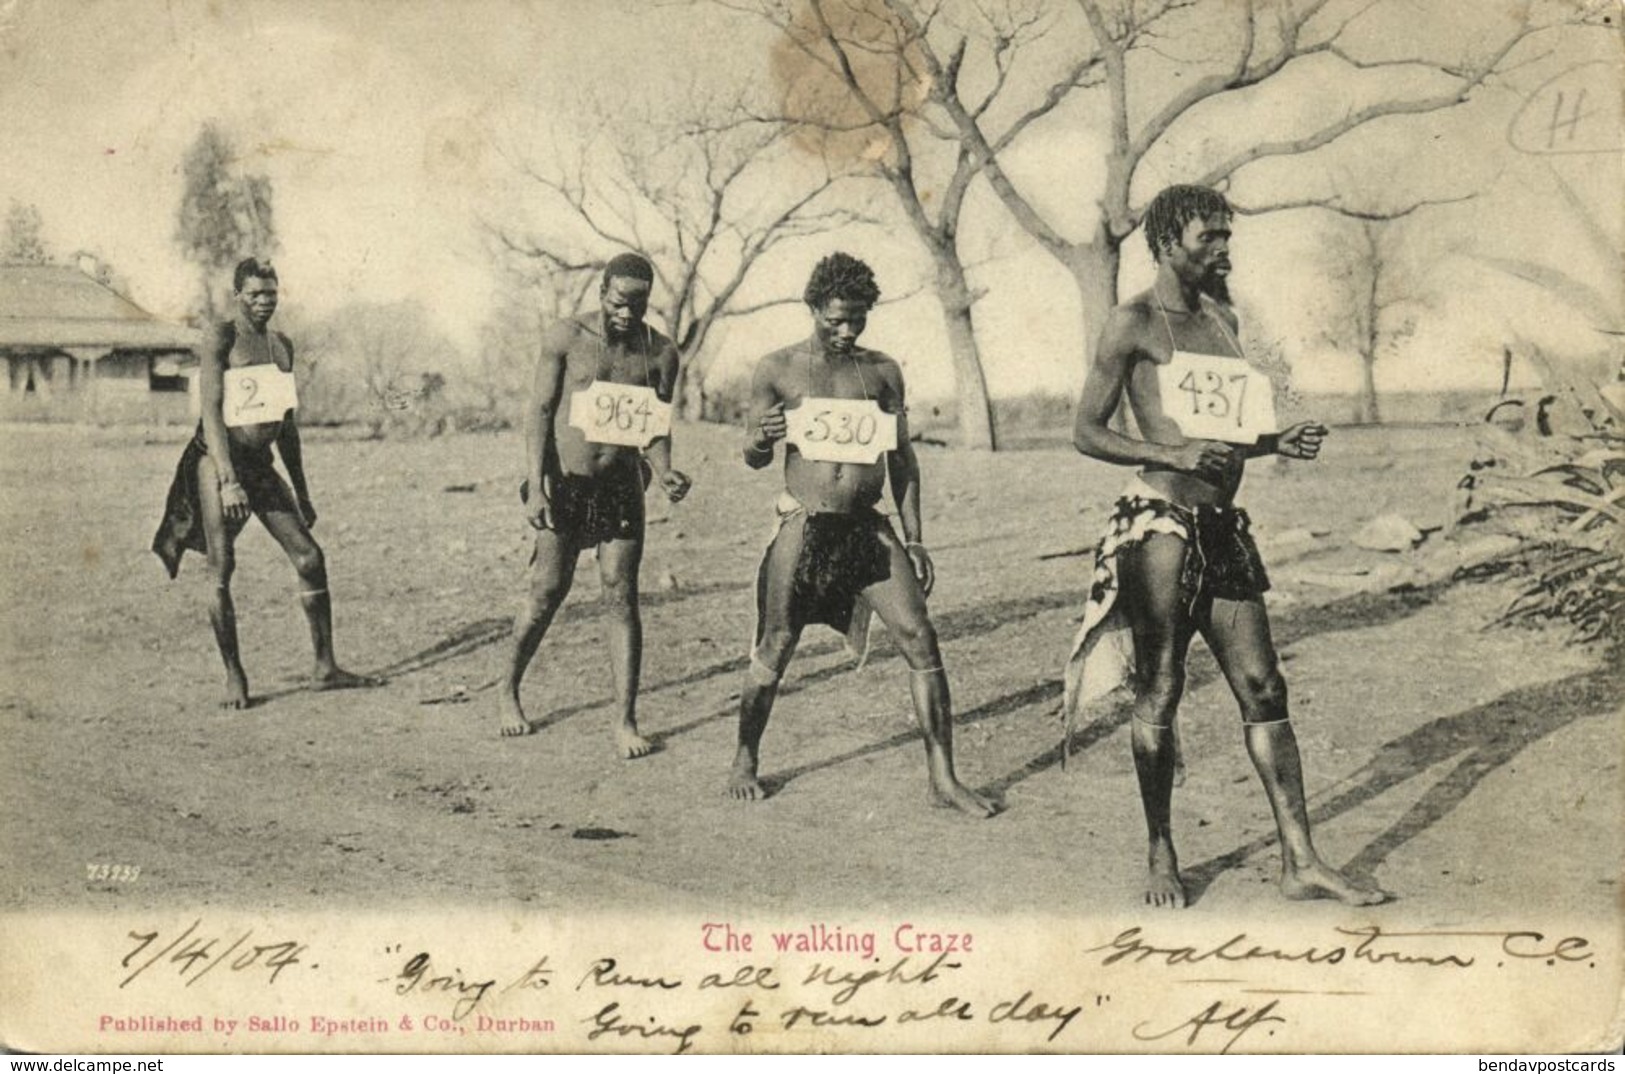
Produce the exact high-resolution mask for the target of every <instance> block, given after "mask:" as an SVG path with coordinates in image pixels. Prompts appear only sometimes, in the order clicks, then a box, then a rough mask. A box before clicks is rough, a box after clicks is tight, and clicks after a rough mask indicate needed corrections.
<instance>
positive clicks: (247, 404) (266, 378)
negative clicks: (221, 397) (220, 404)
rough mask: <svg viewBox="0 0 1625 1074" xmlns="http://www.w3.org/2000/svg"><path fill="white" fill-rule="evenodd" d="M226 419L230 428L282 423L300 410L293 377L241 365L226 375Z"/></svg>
mask: <svg viewBox="0 0 1625 1074" xmlns="http://www.w3.org/2000/svg"><path fill="white" fill-rule="evenodd" d="M225 386H226V395H225V407H224V409H225V418H226V424H227V425H229V426H231V427H232V428H236V427H238V426H241V425H259V424H261V423H263V422H268V421H281V420H282V416H283V415H284V414H286V413H287V412H288V411H290V410H297V409H298V408H299V393H298V391H297V390H295V388H294V383H293V374H292V373H289V372H286V371H284V370H281V369H278V368H277V367H276V366H274V365H240V366H236V367H234V368H230V369H227V370H226V371H225Z"/></svg>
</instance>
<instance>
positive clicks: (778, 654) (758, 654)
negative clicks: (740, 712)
mask: <svg viewBox="0 0 1625 1074" xmlns="http://www.w3.org/2000/svg"><path fill="white" fill-rule="evenodd" d="M795 645H796V635H795V632H794V631H791V630H789V629H786V628H784V627H776V626H773V625H771V624H769V625H768V626H767V627H766V628H765V629H764V630H763V631H762V636H761V638H760V640H758V641H757V642H756V647H755V648H754V649H752V650H751V654H750V678H751V681H752V682H754V683H756V684H757V685H758V686H777V685H778V683H779V680H780V679H781V678H783V677H784V669H785V667H786V666H787V665H788V664H789V663H790V656H791V653H793V652H794V650H795Z"/></svg>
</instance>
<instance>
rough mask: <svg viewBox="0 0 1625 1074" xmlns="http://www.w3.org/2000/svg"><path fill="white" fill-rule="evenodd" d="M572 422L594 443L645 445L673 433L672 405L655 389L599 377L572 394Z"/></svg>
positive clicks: (588, 440)
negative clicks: (662, 400)
mask: <svg viewBox="0 0 1625 1074" xmlns="http://www.w3.org/2000/svg"><path fill="white" fill-rule="evenodd" d="M570 424H571V426H573V427H574V428H577V429H580V430H581V432H582V435H583V436H585V437H586V438H587V442H588V443H590V444H618V445H620V446H621V447H636V448H641V447H646V446H648V444H649V443H650V442H651V441H653V440H658V439H659V438H660V437H662V436H670V435H671V404H670V403H663V402H661V401H660V396H658V395H656V394H655V390H654V389H653V388H649V387H645V386H642V385H637V384H615V383H613V382H611V381H607V380H595V381H593V382H592V383H591V384H589V385H587V386H586V387H585V388H580V389H577V391H576V393H575V395H573V396H571V397H570Z"/></svg>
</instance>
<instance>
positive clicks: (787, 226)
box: [486, 93, 863, 414]
mask: <svg viewBox="0 0 1625 1074" xmlns="http://www.w3.org/2000/svg"><path fill="white" fill-rule="evenodd" d="M583 112H584V114H585V115H586V116H587V119H586V121H585V123H584V124H583V129H581V130H579V131H576V132H571V131H564V130H560V129H558V128H556V127H555V128H554V130H553V134H554V139H553V146H552V150H553V151H552V153H551V154H550V155H549V158H548V159H545V160H538V159H535V157H534V155H530V154H518V153H515V154H512V155H511V158H510V159H512V161H513V163H514V164H515V166H516V167H517V168H518V169H519V170H520V172H521V174H523V175H524V176H525V177H526V178H528V179H529V180H531V181H532V182H533V183H534V184H535V186H536V188H538V189H539V190H540V191H542V192H543V193H545V195H546V196H547V201H548V203H549V210H550V211H548V212H547V213H545V214H541V215H540V216H539V221H538V222H536V223H532V224H529V225H526V224H525V223H523V222H517V221H507V222H489V221H488V222H487V225H486V226H487V228H488V229H489V230H490V231H491V232H492V234H494V235H495V236H496V238H497V240H498V241H499V242H500V243H501V245H502V246H504V247H505V248H506V249H507V250H508V251H509V252H511V253H513V254H517V255H519V256H521V257H523V258H528V259H531V260H533V261H534V262H535V263H536V264H537V266H539V267H541V268H543V269H544V270H545V271H546V272H548V273H549V274H558V275H562V276H563V277H564V279H565V280H566V281H568V282H567V283H566V284H565V285H564V286H565V289H566V290H570V289H572V288H573V287H574V286H576V284H577V283H578V282H579V281H580V280H581V279H583V278H588V279H590V277H591V274H592V273H593V272H594V271H595V270H597V269H599V268H601V266H602V265H603V264H604V263H605V262H606V261H608V259H609V257H610V256H612V255H613V254H614V253H616V252H618V251H619V250H622V249H630V250H636V251H638V252H640V253H642V254H644V255H645V256H646V257H648V258H649V260H650V261H651V262H652V263H653V265H654V269H655V276H656V285H657V286H656V289H655V294H654V299H653V307H654V312H655V313H656V314H657V315H658V316H659V317H660V318H661V319H663V320H664V321H665V324H666V327H667V331H668V332H669V333H670V335H671V337H672V340H673V342H674V343H675V344H676V346H677V348H678V351H679V354H680V357H681V363H680V365H679V373H678V385H677V401H678V402H679V404H680V406H681V407H682V409H683V411H684V412H685V413H691V414H692V413H694V412H696V411H697V410H699V409H701V408H702V405H703V399H695V398H691V396H695V395H700V394H701V393H703V380H704V361H705V358H704V357H703V356H704V355H705V353H706V352H705V344H706V341H707V339H708V337H709V336H710V334H711V332H712V330H713V329H714V328H715V327H716V326H717V325H718V324H719V323H720V322H721V321H723V320H725V319H727V318H730V317H740V316H744V315H747V314H750V313H754V312H757V311H759V310H762V309H765V308H768V307H771V306H775V305H780V304H785V303H789V302H793V301H797V298H796V296H791V295H766V296H750V295H749V294H748V293H747V291H746V288H745V285H746V282H747V280H748V278H749V277H750V274H751V272H752V270H753V269H754V268H755V267H756V266H757V265H758V263H759V262H760V261H761V260H762V258H763V257H765V256H766V255H768V254H769V253H770V252H771V251H773V250H774V249H775V248H777V247H778V246H780V245H781V244H782V243H785V242H787V241H790V240H793V239H797V238H802V237H806V236H810V235H815V234H819V233H822V232H825V231H830V230H833V229H836V228H840V227H843V226H845V225H847V224H851V223H855V222H858V221H860V220H861V219H863V217H862V215H861V214H860V213H858V212H856V211H854V210H852V209H850V208H846V207H844V206H841V205H838V204H836V203H835V202H834V201H833V199H832V197H831V191H832V190H833V188H834V187H835V186H836V185H837V184H838V183H840V182H841V181H842V179H843V178H844V177H845V176H844V173H843V171H842V169H840V168H837V167H833V166H831V165H830V164H829V162H828V161H827V160H824V159H822V158H814V160H813V165H814V166H813V167H812V168H808V167H807V166H806V153H805V151H804V150H803V149H801V148H800V147H798V146H796V145H794V144H793V143H792V141H791V138H790V133H791V132H790V129H789V128H788V127H787V126H786V125H784V124H782V123H773V122H762V121H758V120H756V119H753V118H750V113H749V111H748V110H746V109H744V108H743V107H742V106H741V105H740V104H739V102H738V101H718V100H715V99H709V100H708V99H705V98H702V97H700V96H699V95H697V94H694V93H691V94H690V95H689V96H688V97H687V99H679V100H678V101H677V102H676V103H673V102H671V101H662V102H658V103H657V102H644V103H643V104H642V105H629V104H628V103H626V102H625V101H624V100H619V99H618V100H617V101H616V102H615V103H614V104H613V105H611V104H608V103H605V102H593V101H588V102H587V103H586V106H585V108H584V109H583ZM558 210H562V212H559V211H558ZM560 312H563V311H562V310H561V311H560ZM696 389H698V390H696Z"/></svg>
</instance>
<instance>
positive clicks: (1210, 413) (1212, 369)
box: [1157, 351, 1275, 444]
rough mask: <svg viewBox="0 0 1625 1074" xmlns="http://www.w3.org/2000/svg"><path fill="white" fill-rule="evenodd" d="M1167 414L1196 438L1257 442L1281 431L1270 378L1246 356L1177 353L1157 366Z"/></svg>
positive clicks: (1239, 442)
mask: <svg viewBox="0 0 1625 1074" xmlns="http://www.w3.org/2000/svg"><path fill="white" fill-rule="evenodd" d="M1157 387H1158V389H1159V390H1160V391H1161V392H1162V410H1163V413H1165V414H1167V415H1168V416H1169V417H1170V418H1172V419H1174V424H1176V425H1178V426H1179V431H1180V432H1182V433H1184V434H1185V435H1186V436H1188V437H1190V438H1191V439H1192V440H1222V441H1224V442H1226V443H1229V444H1256V443H1257V442H1258V438H1259V437H1260V436H1262V435H1263V434H1265V433H1272V432H1274V431H1275V395H1274V392H1273V391H1271V388H1270V381H1269V378H1268V377H1266V376H1265V375H1264V374H1263V373H1261V372H1259V371H1258V370H1257V369H1254V368H1253V367H1252V366H1251V365H1248V364H1247V362H1246V361H1245V360H1244V359H1241V358H1226V357H1225V356H1223V355H1219V354H1193V353H1192V352H1190V351H1175V352H1174V356H1173V360H1172V361H1170V362H1169V363H1168V364H1167V365H1159V366H1158V367H1157Z"/></svg>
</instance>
